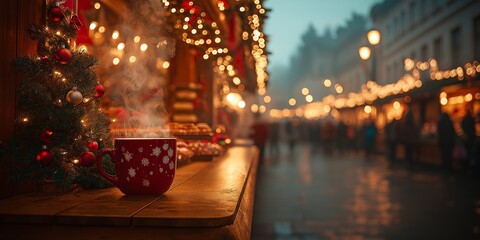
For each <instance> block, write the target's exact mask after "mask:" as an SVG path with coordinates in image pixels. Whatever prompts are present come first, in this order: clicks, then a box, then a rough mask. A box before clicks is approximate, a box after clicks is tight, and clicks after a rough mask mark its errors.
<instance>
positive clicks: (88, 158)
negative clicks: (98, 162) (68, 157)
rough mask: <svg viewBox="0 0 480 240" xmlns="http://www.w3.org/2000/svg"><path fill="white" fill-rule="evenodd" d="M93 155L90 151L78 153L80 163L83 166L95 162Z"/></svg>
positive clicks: (91, 164)
mask: <svg viewBox="0 0 480 240" xmlns="http://www.w3.org/2000/svg"><path fill="white" fill-rule="evenodd" d="M95 159H96V157H95V155H94V154H93V153H92V152H84V153H82V155H80V165H82V166H84V167H91V166H93V163H94V162H95Z"/></svg>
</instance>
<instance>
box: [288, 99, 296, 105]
mask: <svg viewBox="0 0 480 240" xmlns="http://www.w3.org/2000/svg"><path fill="white" fill-rule="evenodd" d="M288 104H289V105H290V106H295V104H297V100H295V98H290V99H289V100H288Z"/></svg>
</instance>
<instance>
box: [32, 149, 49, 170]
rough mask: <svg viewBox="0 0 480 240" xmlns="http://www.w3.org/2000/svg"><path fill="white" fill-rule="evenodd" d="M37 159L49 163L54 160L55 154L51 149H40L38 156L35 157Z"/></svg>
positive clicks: (44, 163)
mask: <svg viewBox="0 0 480 240" xmlns="http://www.w3.org/2000/svg"><path fill="white" fill-rule="evenodd" d="M35 159H36V160H37V161H38V162H39V163H41V164H43V165H45V166H46V165H49V164H50V163H51V162H52V160H53V155H52V153H51V152H50V151H48V149H43V150H42V151H40V152H39V153H38V154H37V156H36V157H35Z"/></svg>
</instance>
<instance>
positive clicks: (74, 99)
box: [67, 87, 83, 106]
mask: <svg viewBox="0 0 480 240" xmlns="http://www.w3.org/2000/svg"><path fill="white" fill-rule="evenodd" d="M67 101H68V102H69V103H71V104H73V105H75V106H76V105H78V104H80V103H82V101H83V95H82V93H81V92H80V91H78V90H77V88H76V87H73V89H72V90H71V91H70V92H68V93H67Z"/></svg>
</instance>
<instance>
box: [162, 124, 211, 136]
mask: <svg viewBox="0 0 480 240" xmlns="http://www.w3.org/2000/svg"><path fill="white" fill-rule="evenodd" d="M168 126H169V129H170V133H171V134H173V135H174V136H176V137H179V138H183V139H205V140H211V138H212V136H213V131H212V129H211V128H210V126H209V125H208V124H206V123H196V124H195V123H178V122H173V123H169V124H168Z"/></svg>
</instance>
